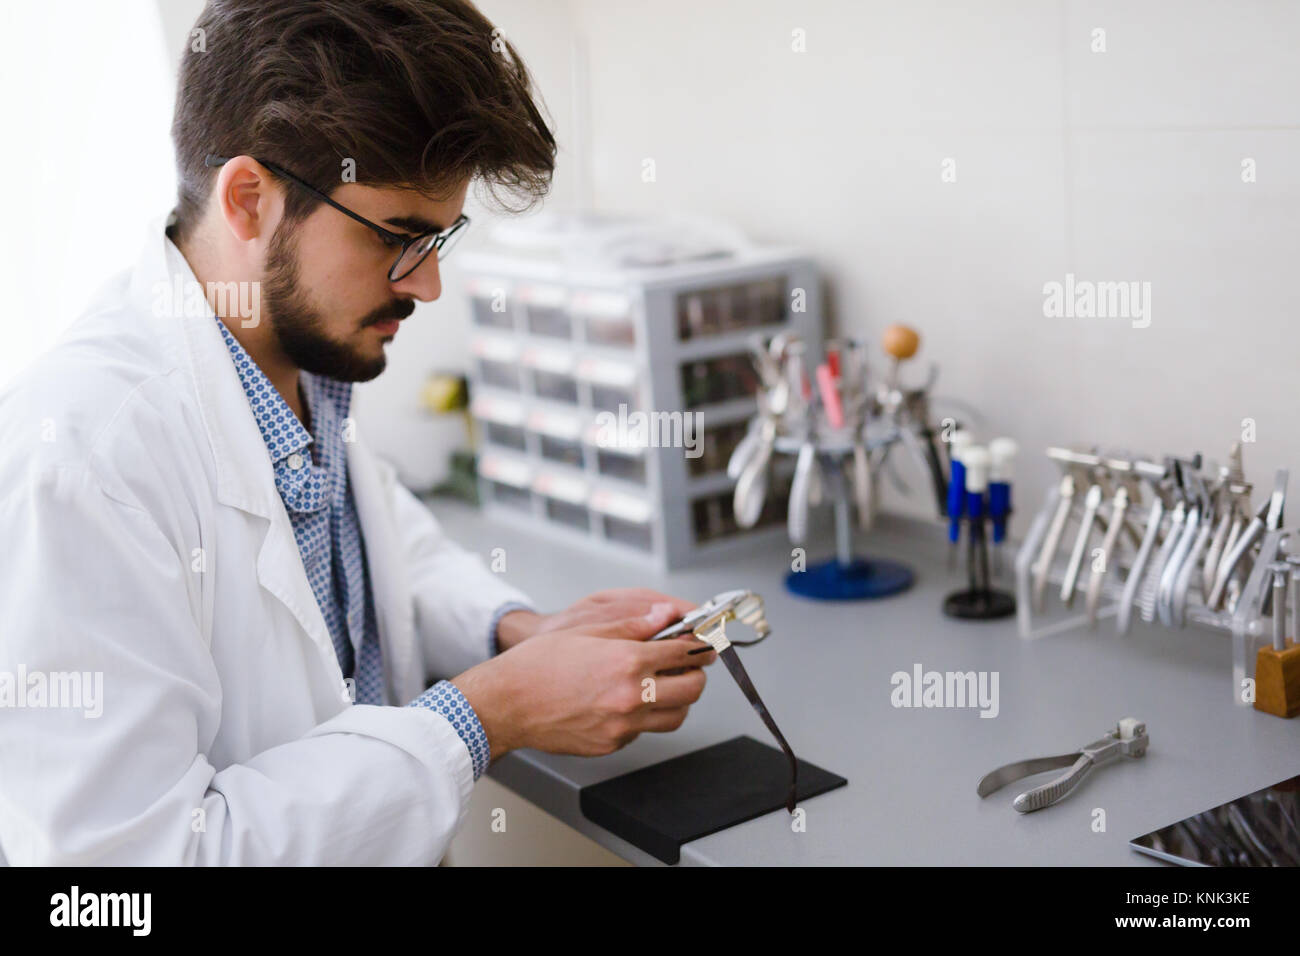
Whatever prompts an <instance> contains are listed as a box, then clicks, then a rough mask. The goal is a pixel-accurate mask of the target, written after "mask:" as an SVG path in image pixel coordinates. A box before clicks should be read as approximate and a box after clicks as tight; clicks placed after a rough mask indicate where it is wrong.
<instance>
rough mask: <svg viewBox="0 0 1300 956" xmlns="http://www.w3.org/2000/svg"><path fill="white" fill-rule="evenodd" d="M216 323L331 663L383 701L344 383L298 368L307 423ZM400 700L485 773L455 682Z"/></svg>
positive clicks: (361, 698) (357, 692)
mask: <svg viewBox="0 0 1300 956" xmlns="http://www.w3.org/2000/svg"><path fill="white" fill-rule="evenodd" d="M216 322H217V326H218V328H220V329H221V335H222V337H223V338H224V339H225V342H226V347H227V349H229V351H230V356H231V358H232V359H233V360H234V363H235V371H236V372H238V374H239V380H240V382H241V383H242V384H243V386H244V392H245V394H246V395H247V396H248V403H249V405H250V406H251V407H252V409H253V417H254V419H256V421H257V427H258V429H259V430H260V431H261V433H262V439H263V440H264V441H265V442H266V448H267V451H268V453H269V454H270V456H271V464H272V466H273V469H274V472H275V487H276V490H277V491H278V492H279V493H280V498H281V499H282V500H283V501H284V507H285V509H286V510H287V511H288V513H289V521H290V523H291V524H292V525H293V534H294V538H295V539H296V541H297V543H298V551H299V554H301V556H302V563H303V568H304V570H306V572H307V580H308V581H309V582H310V584H311V589H312V593H313V594H314V595H315V596H316V603H317V604H319V605H320V609H321V613H322V615H323V616H324V618H325V624H326V626H327V627H328V628H329V633H330V639H331V641H332V643H333V644H334V652H335V654H336V655H337V656H338V661H339V667H340V669H341V670H342V671H343V676H344V678H345V679H349V680H352V681H353V683H352V684H351V685H350V686H351V688H352V695H353V699H354V700H355V702H356V703H358V704H385V703H387V701H386V700H385V692H384V676H383V659H382V655H381V653H380V646H379V628H378V625H377V624H376V621H375V608H374V601H373V600H372V596H371V590H370V575H369V570H368V568H367V565H366V557H365V546H364V542H363V539H362V535H361V523H360V520H359V519H358V517H357V511H356V506H355V504H354V502H353V500H352V486H351V482H350V481H349V479H348V470H347V457H346V451H345V448H344V444H345V442H346V441H347V440H348V436H349V435H350V433H351V429H352V427H353V425H352V422H351V421H350V420H349V419H348V410H349V408H350V406H351V402H352V385H351V383H348V382H340V381H336V380H334V379H331V378H326V377H324V376H317V375H312V374H310V373H308V372H300V373H299V381H300V383H301V385H300V388H301V398H302V400H303V404H304V407H305V414H306V415H307V417H308V418H309V419H310V421H311V431H308V430H307V429H306V428H305V427H303V424H302V422H300V421H299V420H298V417H297V416H296V415H295V414H294V413H293V410H292V409H290V408H289V404H288V403H287V402H286V401H285V400H284V397H283V396H282V395H280V393H279V392H278V391H276V389H275V386H273V385H272V384H271V381H270V379H268V378H267V377H266V374H265V373H264V372H263V371H262V370H261V369H260V368H259V367H258V366H257V363H256V362H254V361H253V360H252V358H251V357H250V356H249V354H248V353H247V352H246V351H245V350H244V347H243V346H242V345H240V344H239V342H238V341H237V340H236V339H235V337H234V336H233V335H231V334H230V330H229V329H228V328H226V325H225V323H224V322H222V321H221V320H220V319H216ZM517 609H528V610H531V608H526V605H522V604H515V603H509V604H505V605H503V606H502V607H500V608H498V609H497V611H496V613H495V614H494V615H493V618H492V622H491V625H490V627H489V629H488V651H489V654H496V653H497V651H498V646H497V634H496V630H497V623H498V622H499V621H500V619H501V618H502V617H503V616H505V615H506V614H508V613H510V611H513V610H517ZM408 706H410V707H426V708H428V709H430V710H434V711H437V712H438V713H440V714H442V715H443V716H444V717H445V718H447V720H448V722H450V723H451V725H452V727H454V728H455V730H456V733H457V734H459V735H460V738H461V740H462V741H464V743H465V747H466V749H467V750H468V751H469V755H470V760H471V762H472V764H473V766H474V779H475V780H477V779H478V778H479V777H480V776H482V775H483V772H484V771H485V770H487V766H488V763H489V761H490V759H491V754H490V752H489V748H488V740H487V734H486V733H485V732H484V730H483V724H482V723H481V722H480V721H479V719H478V715H477V714H475V713H474V708H473V707H471V706H470V704H469V701H468V700H466V699H465V696H464V695H463V694H462V693H461V692H460V690H459V688H457V687H456V685H454V684H452V683H451V682H450V681H445V680H444V681H439V682H438V683H436V684H434V685H433V686H432V687H430V688H429V689H428V690H427V691H425V692H424V693H423V694H421V695H420V696H419V697H417V698H416V699H415V700H413V701H411V702H410V704H408Z"/></svg>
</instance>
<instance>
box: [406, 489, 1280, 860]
mask: <svg viewBox="0 0 1300 956" xmlns="http://www.w3.org/2000/svg"><path fill="white" fill-rule="evenodd" d="M430 503H431V505H432V509H433V512H434V514H435V515H436V516H437V517H438V519H439V520H440V522H441V523H442V525H443V527H444V529H445V530H446V531H447V533H448V534H450V535H451V536H452V537H453V538H454V539H455V540H457V541H458V542H460V543H461V544H462V545H463V546H464V547H466V548H469V549H471V550H474V551H477V552H479V553H481V554H483V555H485V556H486V555H487V554H488V553H489V552H490V551H491V550H492V549H493V548H498V547H501V548H504V549H505V554H506V560H507V575H506V576H507V578H508V580H509V581H510V582H511V583H512V584H514V585H516V586H517V587H520V588H522V589H523V590H524V591H526V592H527V593H528V594H530V595H531V596H532V597H533V598H534V599H535V600H536V601H537V602H538V609H539V610H542V611H552V610H556V609H559V608H561V607H564V606H566V605H568V604H569V603H571V602H572V601H575V600H577V599H578V598H580V597H582V596H583V595H586V594H589V593H591V592H593V591H597V590H601V589H604V588H614V587H629V586H642V587H650V588H655V589H657V590H661V591H664V592H667V593H670V594H674V595H678V596H681V597H684V598H688V599H690V600H693V601H703V600H704V599H706V598H708V597H710V596H712V595H713V594H715V593H717V592H719V591H724V590H728V589H731V588H740V587H743V588H749V589H750V590H753V591H756V592H757V593H759V594H761V595H762V596H763V598H764V599H765V602H766V606H767V615H768V621H769V623H770V624H771V627H772V637H771V638H770V639H769V640H768V641H766V642H764V643H763V644H761V645H759V646H757V647H754V648H752V649H742V650H741V656H742V657H743V659H744V661H745V666H746V668H747V669H748V670H749V672H750V674H751V676H752V677H753V679H754V682H755V685H756V686H757V687H758V688H759V690H760V692H761V693H762V694H763V698H764V700H765V701H766V702H767V704H768V706H769V708H770V709H771V711H772V713H773V715H774V716H775V718H776V720H777V722H778V723H779V724H780V726H781V729H782V730H783V731H784V732H785V734H786V736H787V737H788V738H789V740H790V743H791V745H792V746H793V747H794V749H795V752H796V753H797V754H799V756H800V757H801V758H803V759H806V760H809V761H811V762H813V763H815V764H818V765H820V766H822V767H824V768H825V769H827V770H830V771H832V772H834V773H838V774H840V775H841V776H843V777H846V778H847V779H848V781H849V784H848V786H847V787H844V788H841V789H839V790H835V791H832V792H830V793H827V794H823V795H821V796H818V797H814V798H812V799H809V800H807V801H805V802H804V803H802V804H801V807H802V808H803V809H804V810H805V811H806V830H805V831H804V832H799V833H796V832H792V828H791V825H790V818H789V816H788V815H787V814H786V813H785V811H784V810H781V811H778V812H774V813H771V814H768V815H766V816H764V817H760V818H759V819H756V820H751V821H749V822H748V823H745V824H741V825H739V826H736V827H732V828H730V829H728V830H725V831H723V832H721V833H716V834H713V835H712V836H708V837H704V838H703V839H700V840H696V841H694V842H692V843H689V844H687V845H686V846H684V847H683V848H682V856H681V862H682V863H683V864H705V865H763V864H790V865H823V864H831V865H844V864H849V865H859V864H884V865H899V864H954V865H966V864H987V865H1106V866H1113V865H1143V864H1150V865H1160V864H1159V863H1157V862H1156V861H1154V860H1151V859H1150V858H1148V857H1146V856H1144V855H1142V854H1139V853H1136V852H1134V851H1133V850H1131V849H1130V848H1129V846H1128V841H1129V840H1130V839H1131V838H1132V837H1134V836H1137V835H1139V834H1142V833H1146V832H1148V831H1150V830H1153V829H1156V828H1158V827H1161V826H1165V825H1167V824H1170V823H1173V822H1174V821H1176V820H1179V819H1181V818H1183V817H1185V816H1187V815H1190V814H1193V813H1196V812H1198V811H1201V810H1205V809H1208V808H1210V807H1212V806H1215V805H1217V804H1219V803H1222V802H1224V801H1226V800H1230V799H1232V798H1234V797H1238V796H1241V795H1243V794H1245V793H1248V792H1250V791H1253V790H1256V789H1258V788H1260V787H1264V786H1267V785H1269V784H1272V783H1276V782H1277V781H1279V780H1281V779H1284V778H1286V777H1290V776H1293V775H1295V774H1296V773H1298V772H1300V722H1297V721H1288V720H1281V719H1279V718H1276V717H1271V716H1268V715H1265V714H1261V713H1258V712H1256V711H1255V710H1253V709H1252V708H1248V707H1243V706H1239V705H1236V704H1234V703H1233V701H1232V697H1231V638H1230V637H1229V636H1228V635H1227V634H1223V633H1218V632H1214V631H1209V630H1202V629H1199V628H1195V627H1189V628H1188V629H1187V630H1183V631H1177V630H1166V629H1163V628H1159V627H1155V626H1148V625H1143V624H1142V623H1141V622H1138V623H1137V624H1135V625H1134V628H1133V631H1132V633H1131V634H1130V635H1129V636H1128V637H1124V638H1121V637H1119V636H1117V635H1116V633H1115V630H1114V625H1113V622H1103V623H1102V625H1101V627H1100V629H1099V630H1098V631H1097V632H1096V633H1089V632H1088V631H1086V630H1084V629H1082V628H1080V629H1077V630H1070V631H1065V632H1063V633H1058V634H1053V635H1050V636H1046V637H1040V638H1035V639H1033V640H1029V641H1026V640H1022V639H1021V638H1020V637H1019V635H1018V634H1017V631H1016V625H1015V619H1014V618H1008V619H1006V620H1004V621H997V622H981V623H959V622H955V621H952V620H950V619H948V618H946V617H944V616H943V615H942V614H941V613H940V610H939V608H940V605H941V603H942V599H943V596H944V595H945V594H947V593H948V592H949V591H952V590H956V589H957V588H959V587H960V586H962V578H961V575H960V574H958V573H957V572H948V571H947V570H946V569H945V561H944V553H945V550H946V547H945V541H944V539H943V537H942V530H941V529H940V528H939V527H938V526H934V527H930V526H928V525H924V524H914V523H908V522H904V521H900V520H894V521H887V522H883V523H882V527H880V528H878V529H877V530H875V531H873V532H872V533H871V534H869V535H865V536H861V537H860V538H859V540H858V542H857V548H856V552H857V553H858V554H859V555H865V556H882V557H886V556H887V557H891V558H894V559H896V560H901V561H904V562H906V563H908V564H910V565H912V566H913V567H914V568H915V570H916V572H917V582H916V585H915V586H914V587H913V588H912V589H911V590H909V591H907V592H905V593H903V594H900V595H896V596H894V597H890V598H886V599H883V600H878V601H864V602H813V601H809V600H806V599H803V598H798V597H795V596H793V595H791V594H789V593H788V592H787V591H786V590H785V587H784V584H783V577H784V573H785V572H786V570H788V568H789V563H790V557H789V554H790V551H789V547H788V545H786V544H785V543H784V542H783V541H782V540H781V539H779V538H772V537H767V538H764V539H762V541H761V544H759V543H756V546H755V548H754V549H753V550H752V551H751V552H750V553H748V554H746V555H744V556H743V557H740V558H737V559H736V560H734V561H732V562H730V563H729V564H727V565H726V566H706V567H699V568H690V569H685V570H680V571H673V572H667V573H663V572H657V571H654V570H647V568H646V567H645V566H643V565H640V564H636V563H633V562H630V561H626V560H621V559H619V558H616V557H611V556H610V555H608V554H606V553H603V552H596V551H590V550H584V549H582V548H581V547H577V546H574V545H572V544H568V543H560V542H557V541H555V540H554V539H552V538H548V537H547V536H546V535H545V532H544V530H543V529H541V528H539V527H537V526H536V525H533V524H531V523H524V522H519V523H509V522H506V521H503V520H501V519H499V518H496V517H493V516H488V515H484V514H482V513H480V512H478V511H477V510H475V509H472V508H469V507H467V506H465V505H463V504H459V503H457V502H453V501H448V500H444V499H439V498H436V499H431V500H430ZM813 540H814V541H820V546H818V545H817V544H814V545H813V546H812V547H811V549H810V551H811V554H812V557H813V559H814V560H816V559H818V558H820V557H823V556H829V554H830V553H832V552H833V546H832V543H831V540H830V538H828V537H826V536H822V537H820V538H814V539H813ZM1006 557H1007V559H1008V560H1007V564H1008V579H1007V581H1006V584H1007V587H1008V589H1010V580H1009V577H1010V573H1009V565H1010V563H1011V561H1010V559H1011V558H1013V557H1014V556H1013V555H1012V554H1011V553H1008V554H1007V555H1006ZM917 664H920V665H921V666H922V668H923V669H924V670H926V671H931V670H935V671H941V672H943V671H977V672H978V671H988V672H993V671H996V672H997V673H998V675H999V677H998V690H999V695H998V696H999V711H998V713H997V716H996V717H993V718H987V717H981V716H980V714H979V711H978V709H975V708H969V709H955V708H954V709H942V708H928V709H927V708H896V707H894V706H893V705H892V704H891V694H892V692H893V686H892V685H891V675H893V674H894V673H895V672H897V671H904V672H908V673H911V672H912V671H913V668H914V666H915V665H917ZM1129 716H1131V717H1137V718H1139V719H1141V720H1144V721H1145V722H1146V724H1147V728H1148V733H1149V734H1150V737H1151V746H1150V749H1149V751H1148V752H1147V755H1146V756H1145V757H1144V758H1141V759H1140V760H1132V759H1123V760H1121V761H1120V762H1119V763H1117V764H1112V765H1111V766H1108V767H1104V768H1102V769H1100V770H1097V771H1094V772H1093V774H1092V775H1091V776H1090V777H1089V778H1088V779H1087V780H1085V782H1084V783H1083V784H1082V785H1081V786H1080V788H1079V789H1078V790H1077V791H1075V793H1073V794H1072V795H1071V796H1069V797H1068V798H1067V799H1066V800H1064V801H1063V802H1061V803H1059V804H1057V805H1055V806H1053V807H1050V808H1048V809H1046V810H1042V811H1039V812H1037V813H1031V814H1027V815H1023V816H1022V815H1021V814H1018V813H1016V812H1015V811H1014V810H1013V809H1012V808H1011V800H1012V798H1013V797H1014V796H1015V794H1016V793H1018V792H1019V791H1020V789H1024V788H1017V787H1016V786H1015V785H1011V786H1008V787H1007V788H1005V789H1004V790H1001V791H998V792H997V793H995V794H993V795H992V796H990V797H988V798H985V799H980V798H979V797H978V796H977V795H976V793H975V785H976V783H977V781H978V780H979V779H980V777H981V776H982V775H983V774H984V773H986V772H988V771H989V770H992V769H993V768H994V767H997V766H999V765H1001V764H1003V763H1008V762H1010V761H1012V760H1018V759H1021V758H1026V757H1035V756H1045V755H1048V754H1056V753H1064V752H1067V751H1069V750H1071V749H1073V748H1075V747H1077V746H1080V745H1082V744H1085V743H1088V742H1089V741H1092V740H1094V739H1096V738H1098V737H1100V736H1101V735H1102V734H1103V733H1105V732H1106V731H1107V730H1109V729H1111V728H1112V727H1113V726H1114V725H1115V723H1116V722H1117V721H1118V720H1119V719H1120V718H1122V717H1129ZM737 734H748V735H749V736H752V737H754V738H755V739H757V740H761V741H763V742H765V743H772V741H771V740H770V735H769V734H768V733H767V730H766V728H764V727H763V725H762V723H761V722H760V721H759V719H758V717H757V716H756V715H755V714H754V712H753V711H752V710H751V709H750V707H749V705H748V703H747V702H746V701H745V698H744V696H743V695H742V694H741V692H740V690H739V688H737V687H736V686H735V684H734V683H733V682H732V680H731V679H730V677H729V675H727V673H726V671H725V670H724V669H723V668H722V667H721V666H719V665H715V666H714V667H713V668H710V670H709V684H708V687H707V688H706V690H705V693H704V696H703V697H702V698H701V700H700V701H699V703H697V704H696V705H695V706H694V707H693V708H692V709H691V713H690V716H689V717H688V718H687V720H686V722H685V724H683V725H682V727H681V728H680V729H679V730H678V731H676V732H675V733H671V734H642V735H641V736H640V737H638V738H637V739H636V740H635V741H634V742H633V743H631V744H630V745H629V746H627V747H626V748H624V749H623V750H621V751H619V752H618V753H615V754H611V755H609V756H606V757H600V758H582V757H567V756H556V755H553V754H545V753H540V752H537V751H531V750H529V751H517V752H515V753H511V754H508V755H507V756H506V757H504V758H503V759H501V760H499V761H497V762H496V763H495V764H494V765H493V767H492V769H491V771H490V773H491V776H492V777H493V778H494V779H495V780H497V781H499V782H500V783H502V784H503V785H505V786H506V787H508V788H510V789H511V790H514V791H515V792H517V793H518V794H520V795H521V796H522V797H524V798H525V799H527V800H529V801H531V802H533V803H535V804H537V805H538V806H540V807H541V808H542V809H544V810H546V811H547V812H549V813H551V814H553V815H555V816H556V817H558V818H559V819H561V820H563V821H564V822H565V823H567V824H568V825H570V826H572V827H574V828H575V829H577V830H579V831H581V832H582V833H585V834H587V835H588V836H590V837H592V838H593V839H595V840H596V841H598V842H599V843H601V844H602V845H604V846H605V847H607V848H609V849H610V850H611V851H613V852H614V853H617V854H618V855H619V856H622V857H624V858H625V859H628V860H631V861H633V862H636V863H655V862H656V861H655V860H653V859H652V858H651V857H649V856H647V855H646V854H645V853H643V852H641V851H640V850H638V849H636V848H635V847H632V846H630V845H628V844H627V843H625V842H624V841H622V840H621V839H619V838H617V837H615V836H614V835H612V834H610V833H609V832H608V831H606V830H605V829H603V828H602V827H598V826H595V825H594V824H592V823H590V822H588V821H587V820H586V819H585V818H584V817H583V816H582V814H581V812H580V810H579V804H578V791H579V789H580V788H582V787H584V786H586V785H588V784H592V783H597V782H600V781H602V780H606V779H609V778H611V777H615V776H618V775H619V774H622V773H626V772H627V771H630V770H636V769H639V768H641V767H645V766H647V765H649V764H653V763H657V762H658V761H661V760H665V759H667V758H670V757H675V756H678V755H680V754H684V753H687V752H689V751H692V750H696V749H699V748H701V747H705V746H708V745H710V744H714V743H718V742H719V741H722V740H727V739H729V738H731V737H734V736H736V735H737ZM1047 779H1050V777H1047V776H1044V777H1039V778H1035V779H1034V780H1033V781H1031V783H1034V784H1037V783H1041V782H1043V781H1045V780H1047ZM1096 808H1101V809H1104V810H1105V827H1106V828H1105V832H1094V829H1093V827H1094V810H1095V809H1096Z"/></svg>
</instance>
